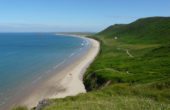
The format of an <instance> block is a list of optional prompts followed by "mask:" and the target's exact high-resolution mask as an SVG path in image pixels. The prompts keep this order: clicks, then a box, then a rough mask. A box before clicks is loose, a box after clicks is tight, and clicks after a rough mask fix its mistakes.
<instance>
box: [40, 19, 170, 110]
mask: <svg viewBox="0 0 170 110" xmlns="http://www.w3.org/2000/svg"><path fill="white" fill-rule="evenodd" d="M115 37H118V39H117V40H116V39H114V38H115ZM93 38H95V39H97V40H99V41H100V42H101V52H100V54H99V55H98V57H97V58H96V60H95V61H94V63H93V64H92V65H91V67H90V68H89V69H88V70H87V73H86V75H85V77H84V83H85V86H86V89H87V90H88V91H90V92H89V93H87V94H80V95H78V96H76V97H67V98H65V99H55V100H50V102H51V103H50V105H48V106H46V107H44V109H43V110H168V109H170V105H169V104H170V93H169V91H170V68H169V67H170V18H168V17H167V18H161V17H156V18H147V19H140V20H137V21H135V22H133V23H131V24H127V25H114V26H111V27H109V28H107V29H106V30H104V31H103V32H101V33H99V34H97V35H95V36H93ZM127 50H128V52H129V53H130V54H132V56H133V57H129V55H128V54H127Z"/></svg>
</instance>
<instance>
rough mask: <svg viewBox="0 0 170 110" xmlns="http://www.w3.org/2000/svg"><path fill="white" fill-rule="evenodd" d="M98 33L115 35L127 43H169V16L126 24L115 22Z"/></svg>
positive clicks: (109, 35)
mask: <svg viewBox="0 0 170 110" xmlns="http://www.w3.org/2000/svg"><path fill="white" fill-rule="evenodd" d="M98 35H105V37H110V38H111V37H112V38H113V37H114V36H117V37H119V38H120V40H123V41H125V42H129V43H142V42H143V43H147V42H148V43H169V41H170V37H169V35H170V17H152V18H143V19H139V20H137V21H135V22H133V23H130V24H126V25H122V24H116V25H113V26H110V27H109V28H107V29H106V30H104V31H102V32H100V33H99V34H98Z"/></svg>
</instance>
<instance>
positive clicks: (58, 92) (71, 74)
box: [19, 35, 100, 108]
mask: <svg viewBox="0 0 170 110" xmlns="http://www.w3.org/2000/svg"><path fill="white" fill-rule="evenodd" d="M69 36H72V37H79V38H83V39H86V40H88V41H89V42H90V44H89V45H90V48H89V50H88V51H87V53H85V55H82V56H80V58H79V59H76V60H75V61H74V62H73V63H72V64H69V65H68V66H67V67H64V68H63V69H62V70H61V71H59V74H58V73H57V72H56V74H55V75H54V76H52V77H50V78H49V79H48V80H47V81H46V82H45V83H44V84H43V85H42V86H40V87H38V88H36V90H35V91H33V93H32V94H31V95H30V96H28V97H26V98H25V99H24V100H22V102H21V103H19V105H23V106H27V107H28V108H32V107H35V106H36V105H37V104H38V103H39V101H41V100H43V99H48V98H49V99H53V98H64V97H67V96H75V95H77V94H80V93H86V90H85V87H84V84H83V81H82V77H83V74H84V73H85V71H86V69H87V68H88V67H89V65H90V64H91V63H92V62H93V60H94V59H95V57H96V56H97V54H98V52H99V49H100V44H99V42H98V41H96V40H94V39H90V38H86V37H82V36H77V35H69Z"/></svg>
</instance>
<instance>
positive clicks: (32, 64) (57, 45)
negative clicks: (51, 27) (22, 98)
mask: <svg viewBox="0 0 170 110" xmlns="http://www.w3.org/2000/svg"><path fill="white" fill-rule="evenodd" d="M88 45H89V43H88V41H87V40H85V39H82V38H78V37H71V36H69V35H56V34H54V33H0V108H1V107H3V106H4V105H6V104H7V103H8V102H9V101H10V100H13V98H14V97H15V95H16V94H18V92H20V93H22V92H24V90H26V89H28V88H27V87H28V86H27V85H36V83H38V82H39V81H41V80H43V79H45V78H46V77H47V76H49V75H51V74H53V73H54V71H56V70H58V69H59V68H60V67H61V66H62V65H64V64H67V63H68V62H69V61H71V60H73V59H76V58H77V57H78V56H80V55H81V54H83V52H85V51H86V50H87V49H88Z"/></svg>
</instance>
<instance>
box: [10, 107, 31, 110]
mask: <svg viewBox="0 0 170 110" xmlns="http://www.w3.org/2000/svg"><path fill="white" fill-rule="evenodd" d="M12 110H28V108H27V107H14V108H13V109H12Z"/></svg>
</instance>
